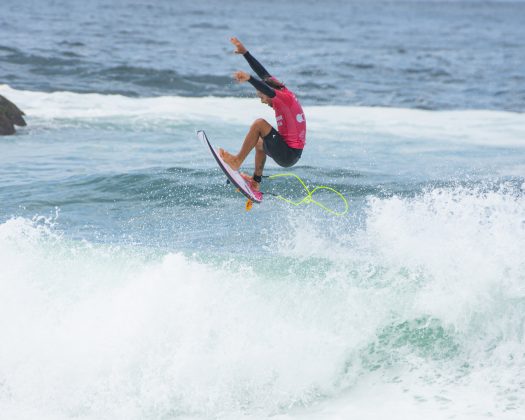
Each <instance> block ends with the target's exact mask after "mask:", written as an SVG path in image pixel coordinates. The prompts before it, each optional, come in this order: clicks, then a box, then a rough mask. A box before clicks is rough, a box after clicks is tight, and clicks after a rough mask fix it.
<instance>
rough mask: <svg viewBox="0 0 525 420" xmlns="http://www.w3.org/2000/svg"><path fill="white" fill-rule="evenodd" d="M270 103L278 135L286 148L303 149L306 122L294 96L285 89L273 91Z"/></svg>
mask: <svg viewBox="0 0 525 420" xmlns="http://www.w3.org/2000/svg"><path fill="white" fill-rule="evenodd" d="M272 103H273V109H274V111H275V119H276V120H277V131H278V132H279V134H280V135H281V136H282V138H283V139H284V141H285V142H286V144H287V145H288V146H290V147H292V148H294V149H303V148H304V144H305V142H306V120H305V118H304V113H303V109H302V108H301V104H299V101H298V100H297V98H296V97H295V95H294V94H293V93H292V92H291V91H289V90H288V89H286V88H283V89H281V90H278V89H275V97H274V98H273V101H272Z"/></svg>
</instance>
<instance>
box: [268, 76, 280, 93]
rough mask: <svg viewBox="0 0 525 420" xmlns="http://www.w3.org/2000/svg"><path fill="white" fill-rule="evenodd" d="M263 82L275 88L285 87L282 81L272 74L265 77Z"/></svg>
mask: <svg viewBox="0 0 525 420" xmlns="http://www.w3.org/2000/svg"><path fill="white" fill-rule="evenodd" d="M264 83H266V84H267V85H268V86H270V87H272V88H274V89H277V90H281V89H282V88H284V87H285V86H284V84H283V83H281V82H279V80H277V79H276V78H275V77H272V76H268V77H265V78H264Z"/></svg>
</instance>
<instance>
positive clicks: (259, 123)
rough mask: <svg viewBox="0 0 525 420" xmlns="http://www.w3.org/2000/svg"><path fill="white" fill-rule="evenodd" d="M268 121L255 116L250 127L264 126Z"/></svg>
mask: <svg viewBox="0 0 525 420" xmlns="http://www.w3.org/2000/svg"><path fill="white" fill-rule="evenodd" d="M266 124H268V122H267V121H266V120H265V119H264V118H257V119H256V120H255V121H254V122H253V123H252V127H257V128H262V127H264V126H265V125H266Z"/></svg>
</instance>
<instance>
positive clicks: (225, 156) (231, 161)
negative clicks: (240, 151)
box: [219, 149, 242, 171]
mask: <svg viewBox="0 0 525 420" xmlns="http://www.w3.org/2000/svg"><path fill="white" fill-rule="evenodd" d="M219 155H220V157H221V158H222V160H224V161H225V162H226V163H227V164H228V166H229V167H230V168H232V169H233V170H234V171H238V170H239V168H240V167H241V163H242V162H241V161H240V159H239V158H238V157H237V156H235V155H232V154H231V153H229V152H227V151H226V150H224V149H219Z"/></svg>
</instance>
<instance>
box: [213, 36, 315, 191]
mask: <svg viewBox="0 0 525 420" xmlns="http://www.w3.org/2000/svg"><path fill="white" fill-rule="evenodd" d="M230 41H231V43H232V44H233V45H234V46H235V53H236V54H242V56H243V57H244V58H245V59H246V61H247V62H248V64H249V65H250V67H251V68H252V70H253V71H254V72H255V73H256V74H257V76H259V77H260V78H261V80H259V79H257V78H254V77H253V76H251V75H249V74H248V73H245V72H243V71H237V72H235V73H234V75H233V77H234V79H235V80H237V81H238V82H239V83H244V82H248V83H250V84H251V85H252V86H253V87H254V88H255V89H256V90H257V96H258V97H259V98H260V99H261V102H262V103H263V104H266V105H268V106H269V107H271V108H273V110H274V111H275V120H276V122H277V130H276V129H275V128H274V127H272V125H271V124H270V123H269V122H268V121H266V120H265V119H263V118H258V119H256V120H255V121H254V122H253V123H252V125H251V127H250V129H249V131H248V133H247V134H246V137H245V139H244V143H243V144H242V146H241V149H240V150H239V153H237V154H236V155H234V154H231V153H228V152H227V151H226V150H224V149H219V154H220V156H221V157H222V159H223V160H224V161H225V162H226V163H227V164H228V165H229V166H230V167H231V168H232V169H234V170H236V171H238V170H239V168H240V167H241V165H242V163H243V162H244V160H245V159H246V157H247V156H248V154H249V153H250V152H251V150H252V149H253V148H255V171H254V173H253V176H252V177H251V178H250V177H248V178H250V180H251V181H252V186H253V188H254V189H257V190H258V189H259V183H260V182H261V180H262V174H263V170H264V164H265V162H266V156H270V157H271V158H272V159H273V160H274V161H275V162H276V163H277V164H278V165H279V166H282V167H285V168H287V167H290V166H293V165H295V164H296V163H297V161H298V160H299V159H300V157H301V153H302V151H303V148H304V145H305V141H306V120H305V117H304V113H303V109H302V108H301V105H300V104H299V101H298V100H297V98H296V97H295V95H294V94H293V93H292V92H291V91H290V90H288V89H287V88H286V86H285V85H284V84H283V83H281V82H280V81H279V80H277V79H276V78H275V77H273V76H271V75H270V73H268V71H267V70H266V69H265V68H264V67H263V66H262V65H261V63H259V62H258V61H257V60H256V59H255V58H254V57H253V56H252V55H251V54H250V52H249V51H248V50H247V49H246V48H245V47H244V45H243V44H242V43H241V42H240V41H239V40H238V39H237V38H235V37H233V38H231V40H230Z"/></svg>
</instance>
